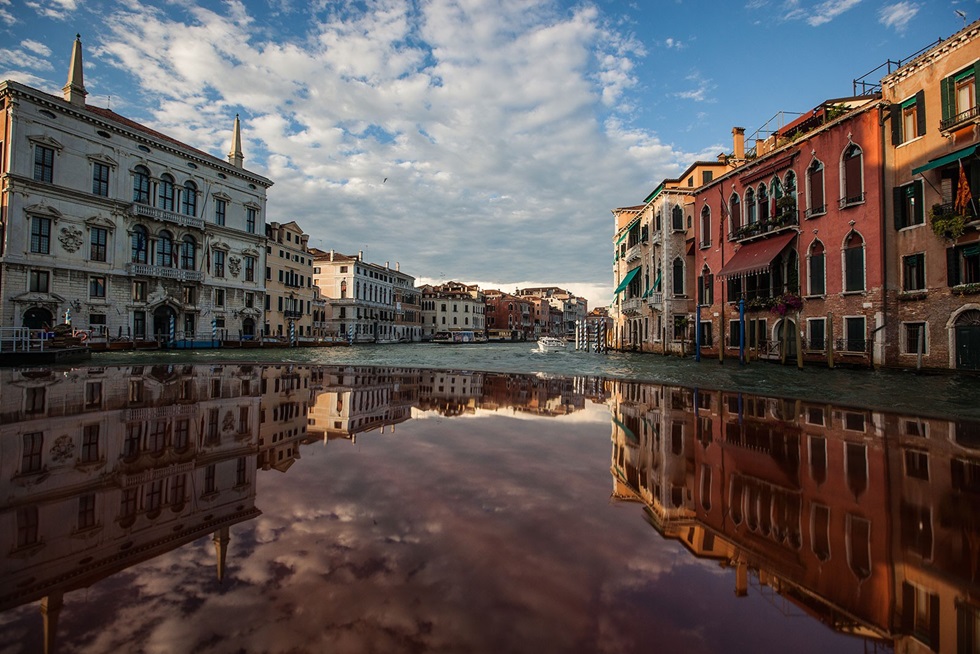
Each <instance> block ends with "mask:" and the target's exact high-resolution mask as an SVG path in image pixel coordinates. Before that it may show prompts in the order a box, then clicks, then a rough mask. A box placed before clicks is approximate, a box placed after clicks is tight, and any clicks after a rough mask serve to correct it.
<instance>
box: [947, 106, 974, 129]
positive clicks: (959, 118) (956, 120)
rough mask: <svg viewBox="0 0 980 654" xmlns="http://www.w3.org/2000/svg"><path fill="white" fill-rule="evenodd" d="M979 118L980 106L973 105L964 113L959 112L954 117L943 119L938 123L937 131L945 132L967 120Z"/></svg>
mask: <svg viewBox="0 0 980 654" xmlns="http://www.w3.org/2000/svg"><path fill="white" fill-rule="evenodd" d="M977 117H980V105H973V106H972V107H970V108H969V109H967V110H966V111H961V112H960V113H958V114H956V115H955V116H950V117H949V118H943V119H942V120H941V121H939V129H941V130H944V131H945V130H947V129H951V128H953V127H956V126H957V125H959V124H960V123H965V122H967V121H969V120H973V119H975V118H977Z"/></svg>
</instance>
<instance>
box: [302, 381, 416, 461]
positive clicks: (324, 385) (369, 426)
mask: <svg viewBox="0 0 980 654" xmlns="http://www.w3.org/2000/svg"><path fill="white" fill-rule="evenodd" d="M317 374H318V376H319V379H320V380H321V381H320V388H318V389H317V395H316V398H315V399H314V403H313V405H312V406H311V408H310V415H309V431H310V432H311V433H313V434H318V435H320V437H321V438H322V439H323V441H324V442H327V441H328V440H333V439H338V438H341V439H348V440H351V441H356V440H357V434H359V433H362V432H369V431H374V430H375V429H381V430H382V431H383V430H384V428H385V427H387V426H389V425H390V426H391V427H392V429H394V426H395V425H396V424H398V423H401V422H405V421H406V420H408V419H409V418H410V417H411V409H412V407H413V406H414V405H415V404H416V403H417V402H418V385H419V377H420V372H419V371H417V370H409V369H406V368H372V367H368V366H345V367H337V368H331V367H328V368H322V369H319V371H318V373H317Z"/></svg>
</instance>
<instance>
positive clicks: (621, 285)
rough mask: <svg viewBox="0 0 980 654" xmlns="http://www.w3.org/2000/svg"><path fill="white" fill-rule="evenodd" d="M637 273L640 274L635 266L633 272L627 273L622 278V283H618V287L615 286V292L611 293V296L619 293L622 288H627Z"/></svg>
mask: <svg viewBox="0 0 980 654" xmlns="http://www.w3.org/2000/svg"><path fill="white" fill-rule="evenodd" d="M638 272H640V268H639V266H637V267H636V268H634V269H633V270H631V271H629V272H628V273H626V277H623V281H621V282H619V286H617V287H616V290H615V291H613V295H617V294H619V293H621V292H622V291H623V289H624V288H626V287H627V286H629V285H630V282H631V281H633V278H634V277H636V273H638Z"/></svg>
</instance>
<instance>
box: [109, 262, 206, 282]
mask: <svg viewBox="0 0 980 654" xmlns="http://www.w3.org/2000/svg"><path fill="white" fill-rule="evenodd" d="M126 272H128V273H129V274H130V275H135V276H138V277H157V278H160V279H173V280H176V281H178V282H203V281H204V273H203V272H201V271H199V270H182V269H180V268H168V267H166V266H151V265H149V264H146V263H127V264H126Z"/></svg>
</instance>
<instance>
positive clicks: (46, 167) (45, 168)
mask: <svg viewBox="0 0 980 654" xmlns="http://www.w3.org/2000/svg"><path fill="white" fill-rule="evenodd" d="M34 179H35V180H36V181H38V182H51V181H53V180H54V150H53V149H52V148H46V147H44V146H43V145H35V146H34Z"/></svg>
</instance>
